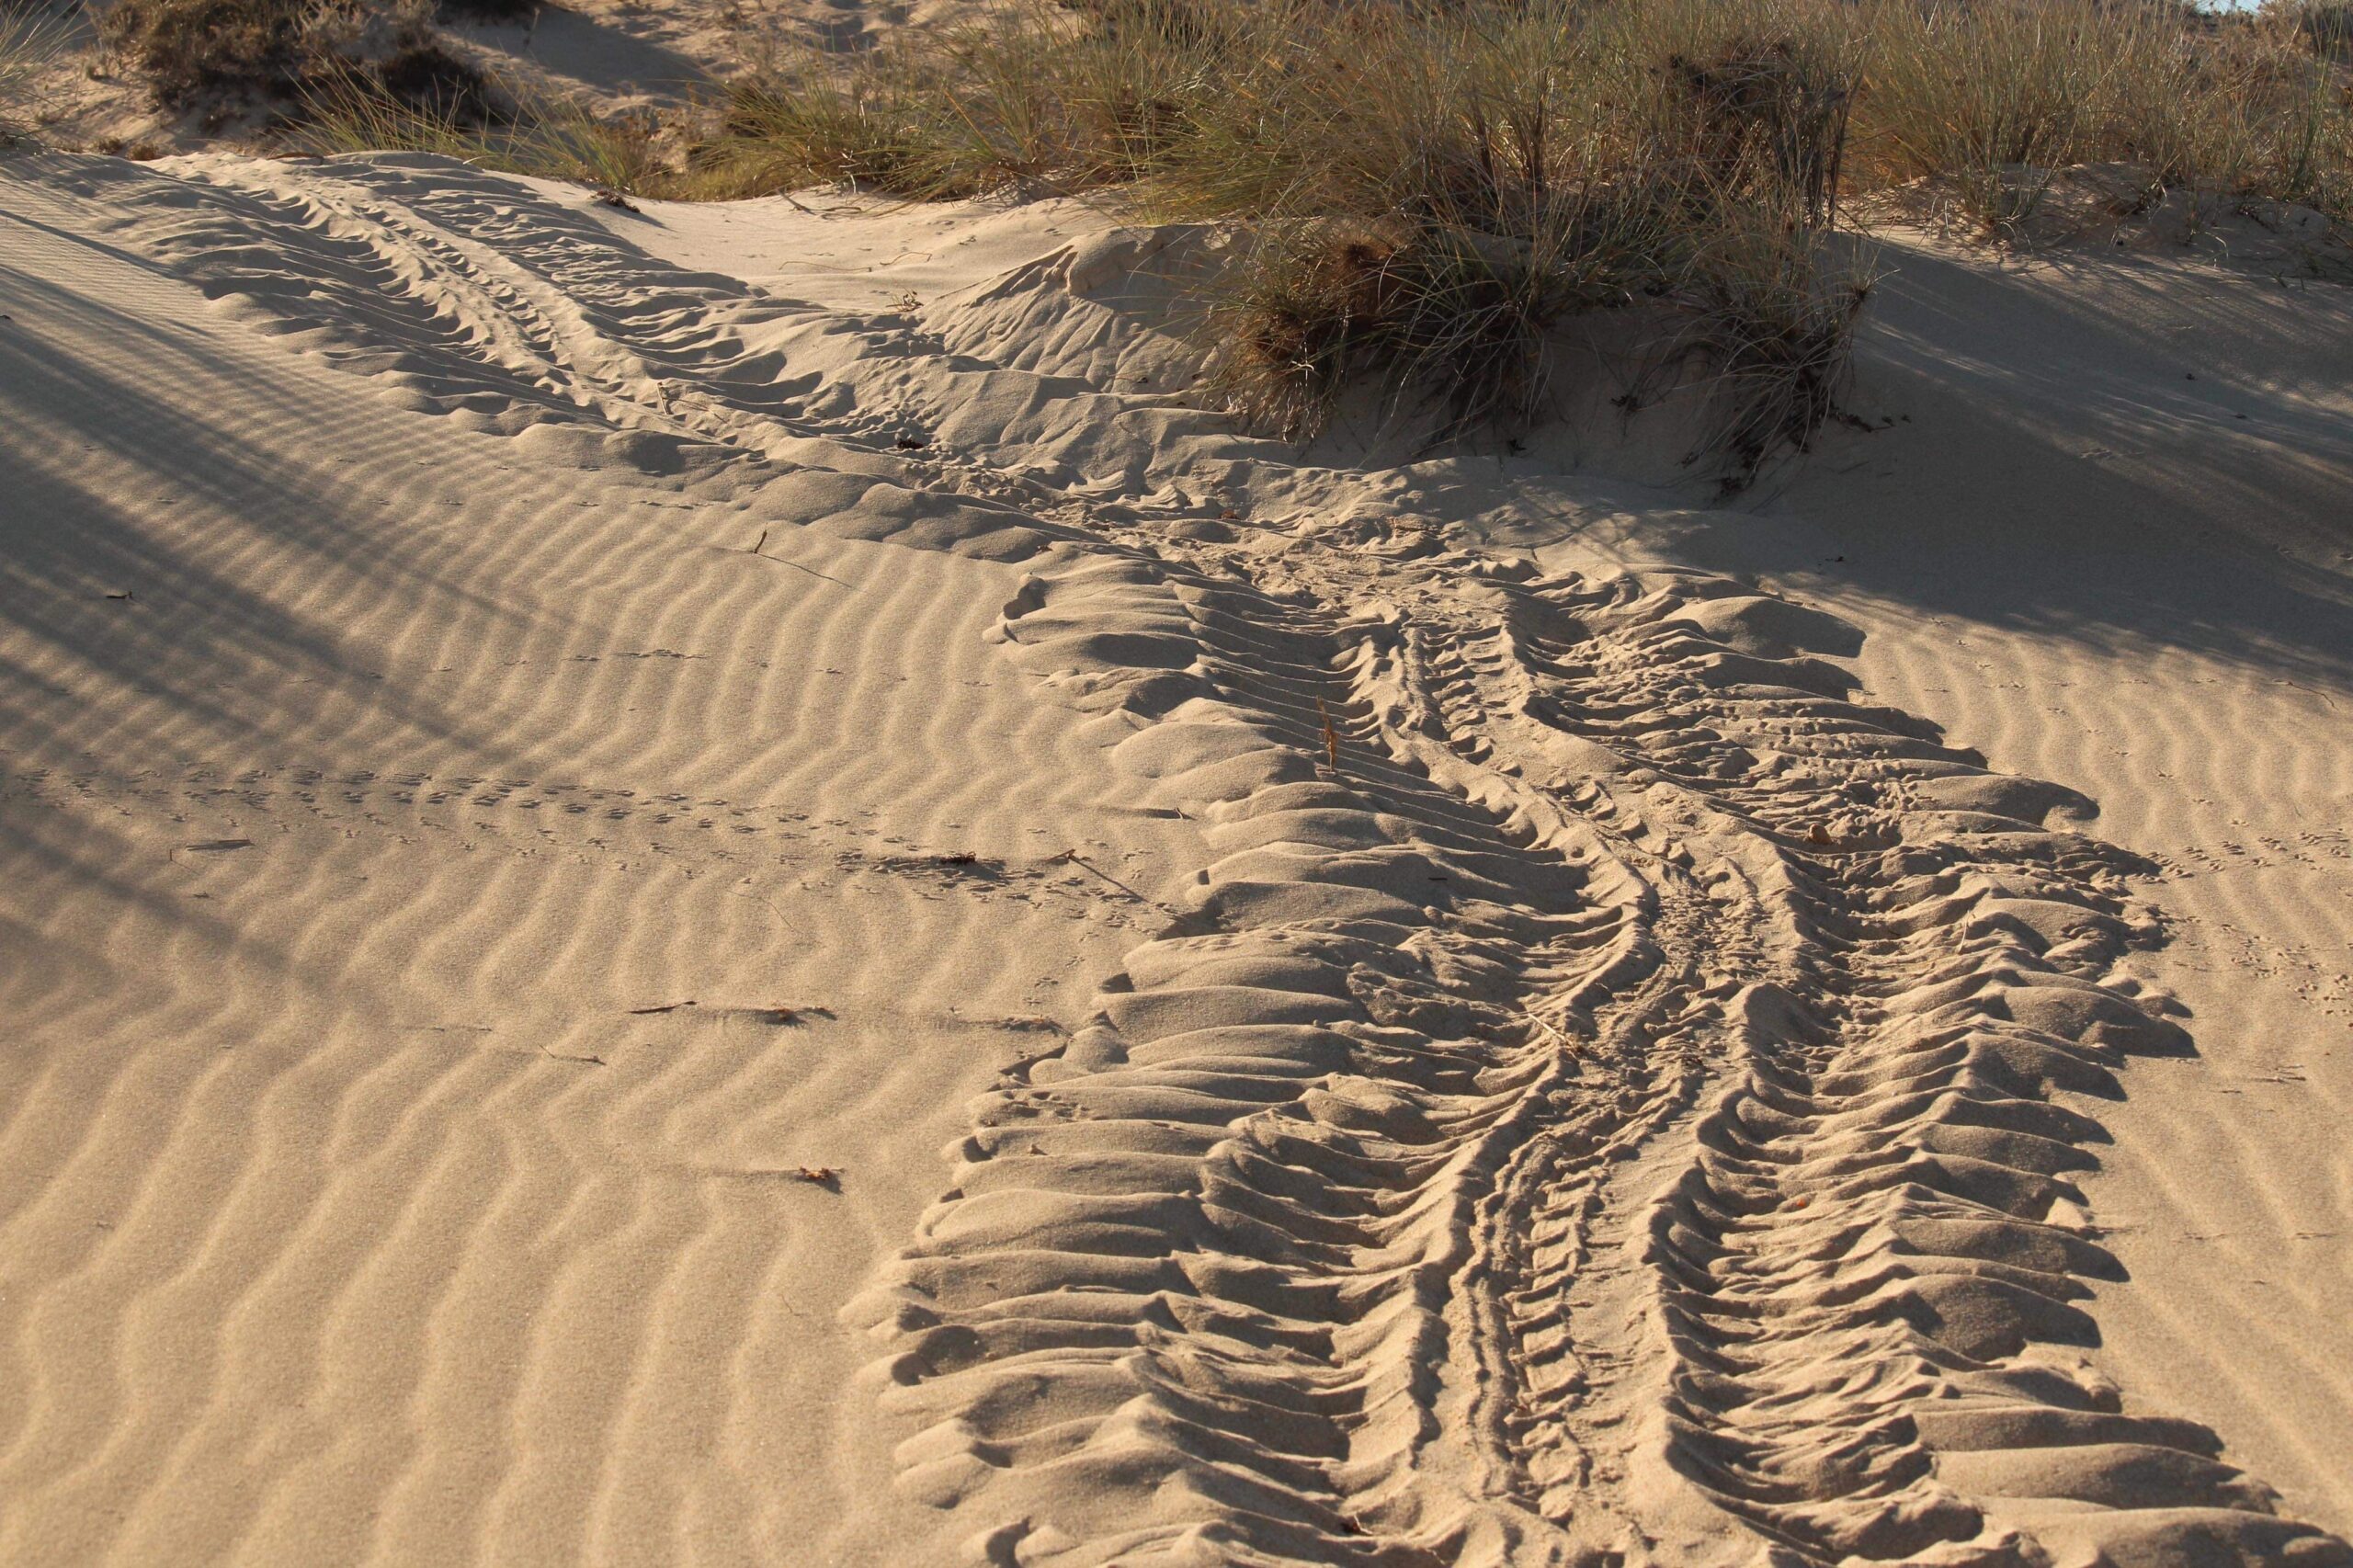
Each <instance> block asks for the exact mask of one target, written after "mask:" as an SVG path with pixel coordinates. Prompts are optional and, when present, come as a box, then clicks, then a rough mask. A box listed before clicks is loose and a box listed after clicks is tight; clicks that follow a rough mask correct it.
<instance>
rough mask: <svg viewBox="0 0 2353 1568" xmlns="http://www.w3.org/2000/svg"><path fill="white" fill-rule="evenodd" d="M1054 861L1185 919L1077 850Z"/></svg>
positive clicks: (1155, 907) (1066, 850)
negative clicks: (1101, 880)
mask: <svg viewBox="0 0 2353 1568" xmlns="http://www.w3.org/2000/svg"><path fill="white" fill-rule="evenodd" d="M1054 860H1067V861H1069V862H1070V863H1071V864H1072V865H1074V866H1076V867H1078V868H1079V869H1081V870H1085V871H1091V872H1093V873H1094V874H1095V875H1097V876H1098V877H1100V878H1102V879H1103V880H1104V881H1107V882H1108V883H1110V884H1111V885H1112V886H1113V887H1115V888H1117V889H1119V890H1120V892H1123V893H1126V894H1127V895H1128V896H1129V897H1130V898H1131V899H1134V900H1135V901H1136V902H1137V903H1141V904H1144V905H1147V906H1149V907H1150V908H1153V909H1156V910H1158V911H1160V913H1161V914H1163V915H1166V916H1168V918H1169V919H1171V920H1182V919H1184V918H1185V916H1184V915H1183V914H1182V913H1181V912H1180V911H1177V910H1174V909H1171V908H1169V907H1168V906H1167V905H1166V904H1165V903H1161V902H1160V901H1159V900H1158V899H1156V898H1146V897H1144V895H1143V894H1142V893H1140V892H1136V890H1135V889H1133V888H1131V887H1130V886H1128V884H1127V883H1125V882H1123V881H1120V879H1119V878H1117V877H1115V876H1113V875H1112V874H1111V873H1110V872H1108V871H1107V870H1105V869H1103V868H1101V867H1100V866H1097V865H1094V864H1091V863H1090V862H1089V861H1087V860H1086V858H1085V857H1083V856H1081V855H1080V854H1079V852H1078V851H1077V850H1075V849H1065V850H1063V852H1062V853H1061V854H1060V855H1057V856H1055V857H1054ZM1046 863H1047V864H1048V865H1050V866H1051V865H1052V864H1053V860H1049V861H1047V862H1046Z"/></svg>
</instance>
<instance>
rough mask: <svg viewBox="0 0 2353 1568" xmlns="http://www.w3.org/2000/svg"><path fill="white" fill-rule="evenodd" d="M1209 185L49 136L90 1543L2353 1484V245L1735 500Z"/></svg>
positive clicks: (8, 780) (2315, 1543) (1585, 1544)
mask: <svg viewBox="0 0 2353 1568" xmlns="http://www.w3.org/2000/svg"><path fill="white" fill-rule="evenodd" d="M1199 244H1200V236H1199V235H1196V234H1192V233H1188V232H1184V231H1159V232H1149V233H1147V232H1126V231H1115V230H1109V229H1108V228H1107V227H1106V225H1105V223H1104V222H1103V221H1102V220H1101V219H1100V218H1099V217H1094V216H1091V215H1089V214H1087V213H1086V212H1085V211H1083V210H1078V209H1075V208H1070V207H1062V206H1054V205H1051V204H1049V205H1040V206H1038V207H1033V208H1029V209H1024V210H1016V211H1011V212H1006V211H1002V210H949V211H944V212H881V213H874V212H858V211H855V210H850V209H848V208H847V207H844V206H842V205H840V204H836V203H830V202H816V203H803V204H801V205H799V206H796V205H794V204H792V203H789V202H784V201H773V202H760V203H745V204H742V205H740V206H736V207H731V208H723V209H704V210H679V209H665V208H661V207H658V206H653V205H651V204H649V209H648V210H647V211H646V212H643V213H638V214H631V213H622V212H616V211H614V210H609V209H600V208H597V207H595V206H594V205H593V204H592V203H591V202H589V201H588V200H587V199H586V198H585V196H584V195H583V194H582V193H579V192H574V191H568V190H563V189H562V188H560V187H550V186H540V185H534V184H531V183H529V182H522V181H514V180H507V179H502V178H498V177H494V176H486V175H483V174H480V173H478V172H476V171H472V170H469V169H466V168H463V167H462V166H460V165H454V164H450V163H448V162H444V161H440V160H434V159H426V158H398V157H384V158H372V159H363V160H345V161H337V162H335V163H332V164H325V165H279V164H266V163H257V162H251V161H246V160H242V159H237V158H232V157H225V156H208V157H198V158H188V159H172V160H165V161H164V162H162V163H159V164H153V165H128V164H123V163H119V162H114V161H109V160H103V159H96V158H75V157H67V156H62V155H61V156H44V157H39V158H21V159H17V160H14V161H13V162H12V163H11V164H10V165H8V167H7V169H6V176H5V181H4V182H0V311H5V313H6V318H7V319H6V320H5V321H0V402H5V405H6V415H7V417H6V422H5V424H0V484H5V492H0V494H5V502H0V546H4V548H0V681H5V687H0V923H5V924H0V996H5V997H6V1003H7V1005H8V1008H9V1013H10V1016H11V1017H14V1018H16V1019H17V1020H18V1027H17V1030H16V1032H15V1038H14V1041H13V1043H12V1046H11V1048H10V1050H9V1051H7V1052H6V1054H5V1056H0V1063H5V1071H6V1074H7V1092H6V1096H5V1097H0V1118H4V1119H0V1380H5V1392H0V1561H8V1562H123V1563H143V1562H434V1563H447V1562H485V1563H500V1564H507V1563H527V1562H546V1563H573V1562H614V1563H622V1562H630V1563H635V1562H698V1563H699V1562H776V1563H794V1564H798V1563H803V1562H808V1563H846V1564H848V1563H858V1564H864V1563H873V1564H884V1563H889V1564H930V1563H943V1564H945V1563H961V1562H979V1563H997V1564H1003V1563H1016V1564H1024V1565H1031V1568H1035V1565H1038V1564H1078V1563H1102V1562H1138V1563H1142V1562H1168V1563H1198V1564H1210V1563H1227V1562H1235V1563H1243V1562H1317V1563H1342V1562H1351V1563H1373V1564H1384V1565H1386V1564H1400V1565H1407V1564H1410V1565H1414V1568H1424V1565H1435V1564H1441V1563H1448V1564H1464V1565H1471V1564H1490V1563H1568V1562H1608V1561H1623V1562H1656V1563H1662V1564H1664V1563H1675V1564H1685V1563H1708V1562H1727V1563H1732V1562H1740V1563H1748V1562H1759V1561H1778V1562H1788V1563H1823V1564H1827V1563H1834V1562H1843V1561H1847V1560H1850V1559H1859V1560H1864V1561H1874V1562H1938V1563H1984V1564H1996V1563H2001V1564H2029V1563H2032V1564H2041V1563H2093V1562H2110V1563H2114V1564H2117V1565H2118V1568H2128V1565H2139V1564H2144V1563H2145V1564H2153V1565H2154V1564H2182V1565H2184V1568H2193V1565H2194V1568H2204V1565H2206V1564H2218V1563H2235V1562H2245V1563H2257V1562H2260V1563H2295V1564H2298V1565H2299V1568H2328V1565H2331V1564H2344V1563H2347V1562H2353V1550H2348V1549H2347V1546H2346V1545H2345V1544H2344V1542H2343V1541H2342V1540H2340V1539H2338V1537H2337V1536H2336V1535H2335V1534H2332V1533H2331V1532H2343V1531H2346V1530H2348V1529H2353V1488H2349V1487H2348V1481H2347V1468H2348V1467H2347V1466H2346V1465H2345V1464H2344V1463H2343V1462H2342V1460H2341V1457H2340V1456H2341V1455H2342V1454H2343V1453H2345V1452H2347V1451H2348V1449H2353V1426H2348V1417H2347V1409H2348V1408H2353V1400H2348V1399H2347V1394H2348V1393H2353V1390H2349V1389H2348V1388H2347V1375H2346V1373H2345V1370H2344V1368H2345V1366H2346V1364H2347V1358H2348V1352H2353V1319H2348V1314H2347V1313H2345V1312H2343V1311H2342V1310H2340V1308H2339V1307H2338V1305H2337V1303H2339V1302H2340V1301H2342V1300H2343V1299H2344V1296H2345V1294H2346V1288H2347V1285H2349V1284H2353V1278H2348V1275H2353V1263H2349V1262H2348V1258H2353V1253H2349V1252H2348V1244H2347V1238H2348V1237H2353V1168H2348V1165H2347V1158H2348V1157H2347V1154H2346V1153H2345V1143H2344V1140H2343V1137H2342V1135H2341V1129H2342V1128H2343V1126H2344V1125H2345V1113H2346V1111H2347V1108H2348V1107H2353V1050H2348V1049H2347V1045H2348V1038H2347V1037H2348V1025H2353V995H2348V989H2347V978H2346V973H2347V967H2348V965H2347V949H2348V937H2349V936H2353V899H2349V898H2348V892H2353V859H2348V853H2353V852H2348V847H2347V841H2346V839H2345V837H2344V836H2343V833H2344V828H2343V818H2344V815H2345V812H2344V807H2345V804H2346V801H2347V794H2348V790H2347V784H2348V774H2353V765H2348V763H2347V744H2348V733H2347V731H2346V729H2345V728H2344V722H2345V717H2346V715H2347V714H2348V713H2353V672H2348V669H2347V664H2348V661H2353V631H2348V625H2353V620H2349V619H2348V610H2347V590H2346V585H2347V569H2348V566H2353V562H2348V561H2347V558H2346V556H2345V555H2344V554H2343V553H2342V552H2343V551H2347V550H2353V542H2348V541H2347V537H2346V535H2345V534H2344V532H2343V531H2342V529H2343V524H2344V519H2343V517H2342V516H2341V512H2342V508H2343V504H2344V497H2345V496H2346V495H2347V494H2353V487H2348V483H2347V482H2348V480H2353V446H2348V437H2347V429H2348V427H2353V426H2348V421H2347V415H2348V414H2353V410H2349V409H2348V408H2347V391H2346V387H2345V381H2344V378H2343V373H2342V367H2343V365H2344V363H2345V362H2346V356H2347V347H2353V309H2348V307H2347V305H2346V304H2345V302H2344V300H2343V296H2342V294H2341V292H2331V291H2328V290H2309V291H2303V290H2289V289H2286V288H2284V287H2283V286H2281V285H2279V284H2277V283H2273V282H2269V281H2266V280H2263V279H2260V278H2253V277H2248V276H2245V275H2238V274H2229V273H2224V272H2222V271H2218V270H2211V269H2200V268H2196V267H2189V266H2188V265H2186V264H2173V263H2165V262H2156V261H2141V262H2133V263H2130V264H2120V265H2117V266H2109V267H2100V268H2097V269H2085V270H2082V271H2080V272H2077V273H2074V274H2070V273H2067V272H2063V271H2055V270H2054V271H2044V272H2040V273H2038V274H2036V275H2034V276H2031V277H2027V278H2018V277H2004V276H2000V275H1999V274H1998V273H1997V272H1996V270H1995V268H1994V267H1991V266H1990V264H1980V263H1976V262H1971V261H1966V260H1963V259H1961V258H1958V257H1955V256H1949V255H1946V254H1943V253H1939V252H1935V251H1932V250H1929V249H1927V248H1923V247H1920V246H1908V247H1901V248H1900V251H1899V254H1898V256H1896V260H1897V262H1898V264H1899V268H1900V270H1899V273H1898V276H1897V278H1895V280H1894V281H1893V282H1892V283H1891V284H1890V285H1889V286H1888V288H1887V289H1886V290H1884V292H1883V295H1882V298H1881V301H1880V302H1879V303H1878V304H1877V305H1876V306H1875V310H1876V311H1877V312H1878V314H1877V316H1876V318H1875V321H1874V326H1873V333H1872V336H1871V338H1870V345H1869V347H1868V348H1867V351H1866V354H1865V358H1864V362H1863V364H1862V367H1861V369H1860V373H1859V382H1858V387H1857V392H1856V397H1855V403H1856V407H1857V409H1858V410H1859V412H1860V413H1861V414H1863V415H1865V416H1866V417H1867V418H1869V419H1870V421H1871V422H1873V423H1878V422H1880V421H1881V420H1886V419H1893V420H1894V421H1896V423H1894V424H1892V425H1889V426H1887V427H1885V428H1883V429H1880V430H1877V431H1875V432H1874V433H1871V434H1867V435H1866V434H1860V433H1854V432H1842V433H1840V434H1838V435H1836V436H1835V437H1832V438H1830V439H1828V440H1826V441H1825V442H1824V446H1823V449H1822V450H1821V451H1820V452H1819V453H1817V454H1816V455H1815V457H1814V458H1813V460H1810V461H1809V462H1808V463H1806V464H1804V465H1802V466H1800V467H1796V468H1793V469H1790V470H1789V471H1786V472H1782V473H1779V474H1777V475H1775V476H1772V480H1771V483H1768V485H1766V486H1764V487H1762V488H1761V489H1760V490H1759V491H1758V492H1757V493H1755V494H1751V495H1750V496H1748V497H1745V498H1744V499H1742V500H1741V501H1740V502H1739V503H1738V505H1737V506H1735V507H1731V508H1725V507H1719V506H1711V505H1709V504H1707V503H1706V502H1704V501H1703V500H1701V499H1697V498H1695V496H1694V494H1691V493H1688V492H1677V491H1675V490H1671V489H1666V488H1660V487H1656V486H1655V485H1653V486H1648V487H1646V486H1645V485H1644V484H1643V483H1638V481H1639V480H1641V479H1643V478H1645V477H1647V478H1649V479H1651V480H1653V481H1656V480H1657V479H1658V478H1660V477H1661V476H1660V475H1659V474H1657V473H1655V472H1653V473H1647V474H1645V473H1644V472H1642V465H1641V464H1640V463H1639V462H1637V461H1635V460H1634V459H1633V457H1631V456H1628V455H1625V454H1620V456H1621V457H1623V462H1622V463H1621V464H1620V466H1621V467H1623V468H1624V470H1625V472H1628V473H1630V474H1632V475H1633V476H1634V477H1632V478H1629V479H1625V480H1609V479H1605V478H1598V477H1595V478H1574V479H1572V478H1564V477H1563V475H1562V465H1561V461H1560V459H1561V457H1562V453H1561V452H1558V451H1549V450H1547V449H1544V448H1543V446H1542V445H1541V443H1540V444H1539V445H1538V449H1536V450H1533V451H1531V452H1529V454H1528V455H1527V456H1525V457H1522V458H1517V459H1509V460H1495V459H1492V458H1450V459H1439V460H1422V461H1417V462H1407V463H1396V462H1392V460H1390V459H1389V458H1388V457H1386V456H1381V455H1379V454H1375V455H1374V456H1373V457H1370V458H1368V457H1367V456H1366V455H1365V454H1364V453H1363V452H1361V451H1359V452H1357V453H1355V454H1354V455H1352V454H1351V452H1350V451H1349V449H1347V443H1346V442H1345V441H1339V440H1336V441H1333V442H1330V443H1327V444H1326V445H1325V446H1324V448H1322V449H1317V450H1314V451H1312V452H1307V453H1302V452H1301V451H1300V450H1299V449H1296V448H1292V447H1288V446H1280V445H1277V444H1274V443H1270V442H1263V441H1256V440H1252V439H1248V438H1246V437H1242V436H1240V435H1238V434H1236V433H1235V432H1234V431H1233V429H1232V428H1231V426H1229V424H1228V422H1227V421H1225V420H1223V419H1222V418H1219V417H1216V416H1212V415H1206V414H1203V413H1201V412H1199V411H1198V410H1196V409H1193V408H1190V407H1188V406H1187V405H1186V404H1185V403H1184V401H1183V398H1182V395H1181V390H1169V389H1181V388H1182V386H1183V385H1184V384H1185V381H1186V379H1187V377H1188V364H1189V361H1188V354H1187V351H1186V349H1185V348H1184V347H1183V345H1182V344H1181V343H1179V342H1178V341H1176V338H1175V337H1174V336H1172V335H1171V334H1170V332H1169V330H1168V323H1167V320H1166V316H1165V308H1164V307H1165V299H1166V296H1167V292H1168V290H1167V287H1166V283H1165V277H1164V276H1163V274H1165V273H1166V272H1167V271H1169V270H1171V269H1173V268H1175V267H1179V266H1183V265H1190V264H1191V262H1192V259H1193V258H1197V257H1198V255H1199ZM2191 377H2195V378H2197V379H2196V380H2191V379H2189V378H2191ZM2241 414H2244V415H2246V418H2245V419H2239V418H2237V417H2236V415H2241ZM1905 416H1908V420H1907V419H1906V417H1905ZM1563 439H1565V437H1563ZM1611 461H1612V459H1611V458H1610V457H1609V454H1608V453H1604V454H1602V455H1601V457H1600V458H1599V459H1597V460H1596V461H1595V462H1593V463H1591V464H1589V465H1588V468H1589V470H1591V469H1599V470H1607V469H1608V467H1609V466H1610V462H1611ZM2039 779H2049V780H2052V782H2049V783H2044V782H2039V781H2038V780H2039ZM2096 807H2097V812H2096V811H2095V808H2096ZM2275 1489H2276V1490H2275ZM1613 1554H1614V1555H1613Z"/></svg>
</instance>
